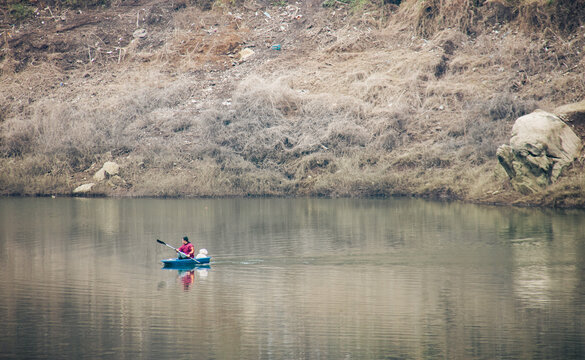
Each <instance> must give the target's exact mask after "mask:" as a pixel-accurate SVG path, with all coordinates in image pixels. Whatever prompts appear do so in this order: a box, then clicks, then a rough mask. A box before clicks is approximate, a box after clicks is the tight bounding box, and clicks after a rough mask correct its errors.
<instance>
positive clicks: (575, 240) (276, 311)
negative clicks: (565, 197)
mask: <svg viewBox="0 0 585 360" xmlns="http://www.w3.org/2000/svg"><path fill="white" fill-rule="evenodd" d="M183 235H188V236H189V237H190V239H191V240H192V241H193V243H194V244H195V247H196V249H199V248H206V249H208V250H209V252H210V255H212V256H213V259H212V264H211V266H210V268H209V269H207V268H197V269H193V270H191V271H177V270H165V269H162V268H161V264H160V260H161V259H164V258H169V257H173V256H174V253H173V251H172V250H171V249H169V248H168V247H165V246H162V245H160V244H158V243H157V242H156V241H155V240H156V239H161V240H163V241H165V242H167V243H169V244H171V245H173V246H175V247H178V246H179V245H180V238H181V237H182V236H183ZM0 269H1V271H0V321H1V323H2V326H1V327H0V358H2V359H11V358H13V359H582V358H585V281H584V279H585V213H584V212H581V211H552V210H538V209H516V208H494V207H484V206H475V205H466V204H459V203H436V202H427V201H422V200H412V199H385V200H347V199H335V200H329V199H294V200H293V199H221V200H216V199H197V200H159V199H77V198H74V199H60V198H57V199H17V198H2V199H0Z"/></svg>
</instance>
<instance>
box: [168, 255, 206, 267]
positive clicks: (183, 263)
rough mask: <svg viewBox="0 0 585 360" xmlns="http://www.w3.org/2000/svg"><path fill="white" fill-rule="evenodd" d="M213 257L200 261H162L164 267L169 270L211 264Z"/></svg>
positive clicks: (200, 259) (176, 259) (175, 259)
mask: <svg viewBox="0 0 585 360" xmlns="http://www.w3.org/2000/svg"><path fill="white" fill-rule="evenodd" d="M210 260H211V257H204V258H199V259H178V258H174V259H165V260H161V262H162V263H163V266H164V267H168V268H185V267H194V266H198V265H202V264H209V261H210Z"/></svg>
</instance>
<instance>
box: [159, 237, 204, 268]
mask: <svg viewBox="0 0 585 360" xmlns="http://www.w3.org/2000/svg"><path fill="white" fill-rule="evenodd" d="M156 242H157V243H159V244H163V245H165V246H168V247H170V248H171V249H173V250H175V251H176V252H178V253H179V254H181V255H183V256H185V257H186V258H187V259H191V260H193V261H195V262H196V263H197V264H201V263H200V262H199V261H197V259H195V258H192V257H189V255H187V254H185V253H184V252H182V251H179V250H177V249H175V248H174V247H172V246H171V245H169V244H167V243H166V242H164V241H162V240H159V239H156Z"/></svg>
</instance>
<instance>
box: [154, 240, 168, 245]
mask: <svg viewBox="0 0 585 360" xmlns="http://www.w3.org/2000/svg"><path fill="white" fill-rule="evenodd" d="M156 242H157V243H159V244H163V245H166V244H167V243H166V242H164V241H162V240H159V239H156Z"/></svg>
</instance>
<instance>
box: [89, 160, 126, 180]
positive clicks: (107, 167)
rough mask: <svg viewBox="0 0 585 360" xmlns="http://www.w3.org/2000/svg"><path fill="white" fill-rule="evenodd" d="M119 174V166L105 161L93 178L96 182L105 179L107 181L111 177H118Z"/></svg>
mask: <svg viewBox="0 0 585 360" xmlns="http://www.w3.org/2000/svg"><path fill="white" fill-rule="evenodd" d="M119 172H120V165H118V164H116V163H115V162H113V161H106V162H105V163H104V166H102V168H101V169H99V170H98V171H97V172H96V173H95V175H94V176H93V178H94V179H95V180H96V181H103V180H105V179H109V178H110V177H112V176H116V175H118V173H119Z"/></svg>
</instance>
